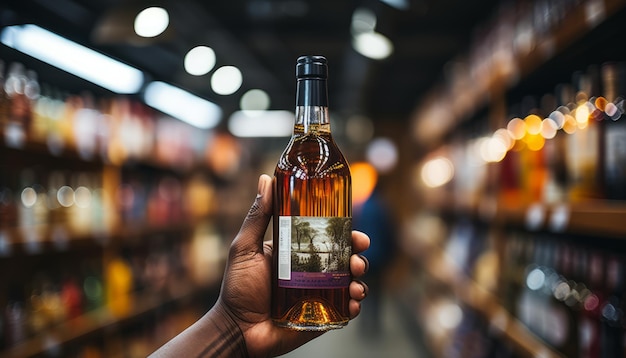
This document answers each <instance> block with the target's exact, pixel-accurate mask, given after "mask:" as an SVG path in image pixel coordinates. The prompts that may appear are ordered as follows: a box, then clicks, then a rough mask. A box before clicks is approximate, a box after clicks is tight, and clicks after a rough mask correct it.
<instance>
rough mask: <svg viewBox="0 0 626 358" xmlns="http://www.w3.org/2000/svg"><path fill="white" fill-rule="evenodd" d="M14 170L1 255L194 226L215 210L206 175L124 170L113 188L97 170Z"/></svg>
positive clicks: (1, 216) (0, 190) (0, 192)
mask: <svg viewBox="0 0 626 358" xmlns="http://www.w3.org/2000/svg"><path fill="white" fill-rule="evenodd" d="M14 170H15V172H6V173H2V176H0V255H8V254H10V253H11V252H10V250H11V247H10V245H9V244H10V243H11V242H13V241H14V240H17V242H19V241H23V242H24V243H25V244H26V245H30V246H27V248H29V247H30V248H35V249H36V247H37V244H38V242H41V241H46V240H49V241H52V242H53V243H55V244H58V245H64V244H67V242H68V240H71V239H75V238H85V237H88V236H90V235H93V236H96V237H99V236H102V235H124V230H129V229H130V230H132V229H148V230H149V229H156V228H168V227H178V226H181V225H191V224H195V223H197V219H200V218H208V217H209V215H210V214H211V213H213V212H214V210H215V199H214V187H213V184H212V182H211V181H210V179H208V178H207V177H206V176H205V175H203V174H200V173H199V174H194V175H191V176H189V177H182V178H181V177H180V176H177V175H175V174H171V173H168V172H162V171H158V170H157V171H147V172H146V171H141V170H123V171H122V173H121V175H120V176H119V177H121V178H120V179H119V180H116V181H115V182H114V184H111V186H110V187H108V188H107V187H106V186H104V185H103V177H104V176H106V175H103V173H102V172H101V171H97V170H96V171H75V170H69V169H68V170H59V169H58V168H54V169H51V170H47V169H45V168H40V167H27V168H23V169H18V168H14ZM118 175H119V173H118V172H115V178H118ZM35 251H36V250H35Z"/></svg>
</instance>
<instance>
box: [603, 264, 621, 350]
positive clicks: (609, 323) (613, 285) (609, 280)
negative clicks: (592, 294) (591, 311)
mask: <svg viewBox="0 0 626 358" xmlns="http://www.w3.org/2000/svg"><path fill="white" fill-rule="evenodd" d="M605 272H606V273H605V277H606V291H605V293H606V296H605V300H604V302H602V306H601V307H600V315H601V324H602V325H601V330H600V332H601V336H600V346H601V353H602V354H601V357H602V358H609V357H620V356H622V354H623V351H624V342H623V339H624V332H623V330H624V328H623V326H622V324H623V323H622V322H623V320H624V312H623V311H622V309H623V301H624V258H623V257H620V256H619V255H617V254H612V255H609V257H608V260H607V262H606V271H605Z"/></svg>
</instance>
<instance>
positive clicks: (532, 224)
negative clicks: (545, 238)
mask: <svg viewBox="0 0 626 358" xmlns="http://www.w3.org/2000/svg"><path fill="white" fill-rule="evenodd" d="M545 217H546V209H545V207H544V206H543V205H541V204H540V203H536V204H533V205H531V206H529V207H528V211H526V229H528V230H539V229H540V228H541V225H542V224H543V222H544V220H545Z"/></svg>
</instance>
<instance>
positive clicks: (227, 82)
mask: <svg viewBox="0 0 626 358" xmlns="http://www.w3.org/2000/svg"><path fill="white" fill-rule="evenodd" d="M242 82H243V77H242V76H241V71H239V69H238V68H237V67H235V66H222V67H220V68H218V69H217V70H215V73H213V76H211V89H213V92H215V93H217V94H221V95H224V96H226V95H229V94H233V93H235V92H237V90H238V89H239V87H241V84H242Z"/></svg>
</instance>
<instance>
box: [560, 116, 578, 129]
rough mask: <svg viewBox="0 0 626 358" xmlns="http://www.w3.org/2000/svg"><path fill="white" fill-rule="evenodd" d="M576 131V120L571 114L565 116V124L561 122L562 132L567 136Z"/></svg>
mask: <svg viewBox="0 0 626 358" xmlns="http://www.w3.org/2000/svg"><path fill="white" fill-rule="evenodd" d="M577 129H578V123H577V122H576V118H574V117H573V116H572V115H571V114H566V115H565V122H563V131H564V132H565V133H567V134H572V133H574V132H576V130H577Z"/></svg>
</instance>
